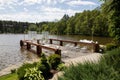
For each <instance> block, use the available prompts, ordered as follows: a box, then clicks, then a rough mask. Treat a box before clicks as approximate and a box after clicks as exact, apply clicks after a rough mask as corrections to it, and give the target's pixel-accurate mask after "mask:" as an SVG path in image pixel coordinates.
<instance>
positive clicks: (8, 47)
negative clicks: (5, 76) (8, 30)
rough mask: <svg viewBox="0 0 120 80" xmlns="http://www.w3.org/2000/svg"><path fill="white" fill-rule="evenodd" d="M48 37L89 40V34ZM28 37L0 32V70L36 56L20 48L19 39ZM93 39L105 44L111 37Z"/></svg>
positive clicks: (51, 36) (52, 36)
mask: <svg viewBox="0 0 120 80" xmlns="http://www.w3.org/2000/svg"><path fill="white" fill-rule="evenodd" d="M48 37H49V38H57V39H64V40H74V41H79V40H80V39H88V40H91V39H92V37H90V36H79V35H69V36H68V35H62V36H60V35H59V36H56V35H50V36H48ZM24 38H25V39H28V35H23V34H0V70H1V69H3V68H6V67H8V66H9V65H14V64H18V63H23V62H24V61H26V60H33V59H34V58H37V56H36V55H35V54H32V53H30V52H27V51H23V50H21V49H20V46H19V41H20V40H21V39H22V40H23V39H24ZM40 38H41V35H37V39H40ZM93 40H94V41H98V43H100V44H106V43H109V42H111V40H112V39H111V38H105V37H104V38H102V37H93Z"/></svg>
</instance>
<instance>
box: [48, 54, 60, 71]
mask: <svg viewBox="0 0 120 80" xmlns="http://www.w3.org/2000/svg"><path fill="white" fill-rule="evenodd" d="M48 62H49V64H50V66H51V68H52V69H56V68H57V67H58V65H59V64H60V63H61V58H60V55H58V54H52V55H50V56H49V57H48Z"/></svg>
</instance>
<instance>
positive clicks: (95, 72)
mask: <svg viewBox="0 0 120 80" xmlns="http://www.w3.org/2000/svg"><path fill="white" fill-rule="evenodd" d="M64 72H65V73H64V74H63V76H61V77H59V80H120V48H118V49H115V50H112V51H109V52H107V53H106V54H105V55H104V56H103V57H102V58H101V60H100V61H99V62H98V63H97V64H96V63H90V62H86V63H85V64H78V65H77V66H74V65H71V66H70V67H69V68H67V69H65V70H64Z"/></svg>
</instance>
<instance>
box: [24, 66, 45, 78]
mask: <svg viewBox="0 0 120 80" xmlns="http://www.w3.org/2000/svg"><path fill="white" fill-rule="evenodd" d="M41 73H42V72H41V71H38V69H37V68H35V67H34V68H27V69H26V73H25V75H24V80H45V79H44V77H43V75H41Z"/></svg>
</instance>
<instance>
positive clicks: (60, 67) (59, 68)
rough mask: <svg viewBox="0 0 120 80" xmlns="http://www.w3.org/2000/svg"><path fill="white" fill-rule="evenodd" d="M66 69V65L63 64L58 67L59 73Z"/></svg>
mask: <svg viewBox="0 0 120 80" xmlns="http://www.w3.org/2000/svg"><path fill="white" fill-rule="evenodd" d="M64 69H66V67H65V65H64V64H63V63H61V64H59V65H58V67H57V70H58V71H62V70H64Z"/></svg>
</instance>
